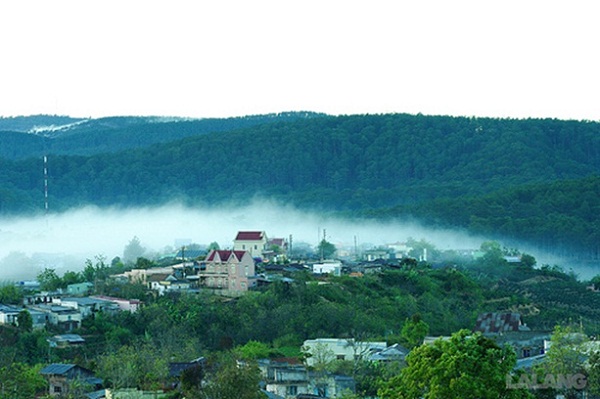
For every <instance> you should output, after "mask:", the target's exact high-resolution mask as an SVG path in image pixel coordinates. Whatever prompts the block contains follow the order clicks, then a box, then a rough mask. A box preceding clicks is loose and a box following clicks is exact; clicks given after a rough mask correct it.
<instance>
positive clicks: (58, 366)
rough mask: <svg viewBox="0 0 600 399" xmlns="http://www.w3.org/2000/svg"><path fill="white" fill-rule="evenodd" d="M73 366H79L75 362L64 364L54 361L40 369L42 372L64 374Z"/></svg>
mask: <svg viewBox="0 0 600 399" xmlns="http://www.w3.org/2000/svg"><path fill="white" fill-rule="evenodd" d="M73 367H77V366H76V365H75V364H62V363H53V364H51V365H49V366H46V367H44V368H43V369H41V370H40V374H57V375H62V374H66V373H67V372H68V371H69V370H71V369H72V368H73Z"/></svg>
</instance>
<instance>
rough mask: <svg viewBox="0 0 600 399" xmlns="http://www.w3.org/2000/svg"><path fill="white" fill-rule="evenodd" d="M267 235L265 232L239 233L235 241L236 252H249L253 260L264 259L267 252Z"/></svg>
mask: <svg viewBox="0 0 600 399" xmlns="http://www.w3.org/2000/svg"><path fill="white" fill-rule="evenodd" d="M268 241H269V240H268V239H267V234H266V233H265V232H264V231H238V233H237V236H235V240H233V249H234V250H235V251H248V252H250V255H251V256H252V257H253V258H257V257H262V254H263V252H264V251H266V250H267V243H268Z"/></svg>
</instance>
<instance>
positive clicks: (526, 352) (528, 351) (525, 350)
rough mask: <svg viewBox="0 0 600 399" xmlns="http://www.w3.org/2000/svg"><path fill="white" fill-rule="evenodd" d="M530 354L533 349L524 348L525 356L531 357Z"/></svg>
mask: <svg viewBox="0 0 600 399" xmlns="http://www.w3.org/2000/svg"><path fill="white" fill-rule="evenodd" d="M529 356H531V349H530V348H523V357H529Z"/></svg>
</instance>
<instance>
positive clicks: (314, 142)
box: [0, 113, 600, 257]
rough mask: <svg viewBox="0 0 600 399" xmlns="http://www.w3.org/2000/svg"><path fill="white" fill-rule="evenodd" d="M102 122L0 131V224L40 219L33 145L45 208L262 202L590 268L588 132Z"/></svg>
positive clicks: (599, 127)
mask: <svg viewBox="0 0 600 399" xmlns="http://www.w3.org/2000/svg"><path fill="white" fill-rule="evenodd" d="M108 121H109V122H110V119H108ZM115 121H119V119H118V118H117V119H116V120H115ZM102 123H103V127H102V128H101V129H97V130H95V129H93V128H91V127H90V130H89V131H85V130H84V131H80V132H78V133H77V134H69V135H66V136H64V137H58V138H55V139H49V138H42V137H38V136H33V135H31V134H22V133H10V134H9V133H7V132H0V138H1V139H2V150H1V151H0V152H1V153H3V154H6V153H11V151H12V152H13V154H12V156H11V157H10V158H12V159H10V160H9V159H8V158H9V157H8V156H6V155H3V157H4V159H1V158H0V169H1V170H2V171H3V174H2V175H0V213H5V214H7V213H11V214H14V213H32V212H36V211H40V210H41V207H40V205H41V204H42V202H43V201H42V198H41V196H42V190H41V188H42V187H43V176H42V174H41V171H42V165H41V154H42V153H44V152H42V150H43V149H40V148H39V147H36V146H37V145H39V143H38V142H35V140H39V139H41V140H45V143H44V145H46V146H47V148H46V152H45V153H48V154H50V156H49V165H48V170H49V179H50V193H49V195H50V201H51V203H52V206H53V208H52V209H54V210H66V209H69V208H71V207H75V206H80V205H83V204H96V205H99V206H128V207H130V206H139V205H160V204H163V203H165V202H169V201H173V200H174V199H176V200H179V201H182V202H184V203H187V204H189V205H191V206H195V205H199V204H214V205H216V204H220V203H224V202H229V203H231V202H233V203H240V204H244V203H247V201H249V199H250V198H253V197H255V196H259V197H262V198H275V199H277V200H280V201H284V202H289V203H292V204H294V205H296V206H298V207H303V208H317V209H321V210H325V211H328V212H345V213H346V214H349V215H362V216H366V217H377V218H382V219H386V218H395V217H405V216H407V215H417V216H419V218H420V219H423V220H426V221H429V222H431V223H435V224H437V225H448V226H458V227H463V228H466V229H469V230H471V231H477V232H479V233H499V234H502V235H506V236H510V237H513V238H515V239H525V240H533V241H536V242H538V243H540V242H541V243H543V244H544V246H545V247H551V248H552V247H556V248H558V247H560V248H561V251H567V250H568V248H570V247H573V248H574V247H578V248H584V249H585V252H586V253H588V254H589V256H591V257H600V244H599V243H600V184H599V181H600V124H599V123H595V122H577V121H561V120H551V119H525V120H514V119H494V118H466V117H449V116H424V115H407V114H384V115H350V116H327V115H322V114H312V113H306V114H303V113H300V114H295V113H292V114H290V115H283V116H282V115H279V116H278V115H276V116H256V117H249V118H248V119H246V118H237V119H236V118H234V119H224V120H204V121H178V122H164V123H154V122H152V123H150V122H144V121H139V120H138V121H135V120H134V121H132V122H131V123H130V124H129V125H126V126H123V125H120V126H119V127H118V128H107V123H106V121H104V122H102ZM80 126H81V127H84V126H86V124H81V125H80ZM79 128H80V127H79V125H78V127H77V129H79ZM9 138H10V139H11V140H13V141H12V142H9V141H8V139H9ZM119 149H121V150H119ZM86 151H87V152H90V154H85V152H86ZM63 153H66V154H69V155H61V154H63ZM596 237H598V239H596Z"/></svg>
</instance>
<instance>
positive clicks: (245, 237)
mask: <svg viewBox="0 0 600 399" xmlns="http://www.w3.org/2000/svg"><path fill="white" fill-rule="evenodd" d="M263 235H264V233H263V232H262V231H238V233H237V236H236V237H235V240H236V241H260V240H262V239H263Z"/></svg>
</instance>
